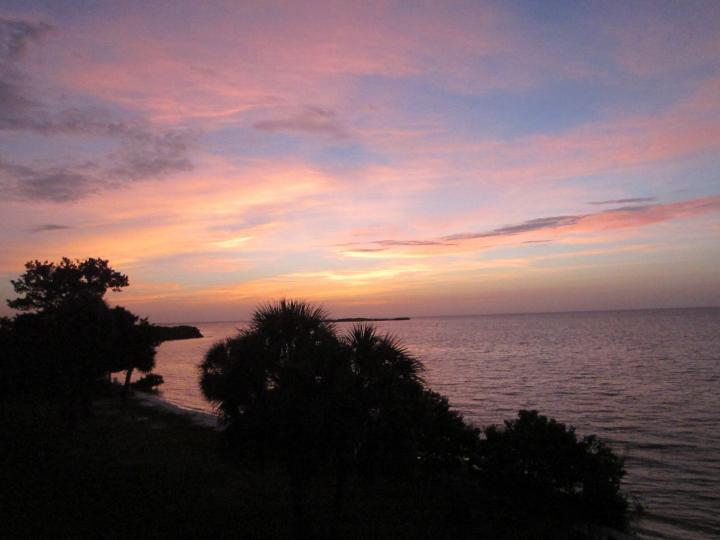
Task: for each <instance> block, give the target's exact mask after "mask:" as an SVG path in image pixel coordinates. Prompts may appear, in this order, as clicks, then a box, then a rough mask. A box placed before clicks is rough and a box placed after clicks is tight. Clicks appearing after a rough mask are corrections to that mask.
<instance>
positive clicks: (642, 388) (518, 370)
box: [156, 309, 720, 539]
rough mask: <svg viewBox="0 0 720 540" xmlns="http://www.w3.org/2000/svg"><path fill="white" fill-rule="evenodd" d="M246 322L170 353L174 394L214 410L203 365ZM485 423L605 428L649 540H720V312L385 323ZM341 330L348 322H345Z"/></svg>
mask: <svg viewBox="0 0 720 540" xmlns="http://www.w3.org/2000/svg"><path fill="white" fill-rule="evenodd" d="M243 325H244V323H242V322H238V323H200V324H197V326H198V327H199V328H200V330H201V331H202V333H203V335H205V336H206V337H205V338H203V339H198V340H188V341H174V342H168V343H164V344H163V345H161V346H160V348H159V350H158V356H157V368H156V371H157V372H158V373H161V374H162V375H163V376H164V377H165V381H166V383H165V385H164V386H163V387H162V388H163V391H162V396H163V398H164V399H166V400H168V401H170V402H172V403H175V404H176V405H179V406H181V407H184V408H187V409H195V410H202V411H209V410H210V407H209V406H208V405H207V404H206V403H205V402H204V401H203V399H202V397H201V395H200V392H199V390H198V386H197V379H198V371H197V364H198V362H200V360H201V359H202V357H203V354H204V352H205V351H206V350H207V348H208V347H209V346H210V345H211V344H212V343H213V342H214V341H216V340H218V339H222V338H224V337H227V336H230V335H234V334H235V333H236V329H237V328H239V327H242V326H243ZM377 325H378V327H380V329H381V330H383V331H387V332H391V333H393V334H395V335H397V336H398V337H400V338H401V339H402V340H403V341H404V343H405V344H406V345H407V347H408V348H409V349H410V351H412V352H413V353H414V354H416V355H417V356H418V357H420V358H421V359H422V360H423V361H424V363H425V367H426V374H425V378H426V379H427V381H428V382H429V384H430V386H431V387H432V388H433V389H435V390H437V391H439V392H441V393H443V394H445V395H447V396H449V398H450V402H451V403H452V404H453V406H454V407H455V408H457V409H458V410H460V411H462V412H463V413H464V414H465V417H466V418H467V419H468V420H470V421H472V422H474V423H475V424H476V425H479V426H484V425H488V424H493V423H501V422H502V421H503V420H504V419H506V418H511V417H513V416H515V415H516V414H517V411H518V410H519V409H521V408H534V409H538V410H539V411H540V412H541V413H542V414H546V415H549V416H552V417H554V418H556V419H558V420H559V421H562V422H565V423H568V424H572V425H575V426H576V427H577V430H578V433H579V434H581V435H586V434H591V433H595V434H597V435H599V436H600V437H602V438H604V439H605V440H607V441H608V442H610V443H611V444H612V445H613V446H614V448H615V449H616V450H618V451H619V452H620V453H622V454H624V455H625V456H626V458H627V460H626V467H627V470H628V475H627V477H626V479H625V488H626V489H627V490H628V491H630V492H631V493H632V494H633V495H635V496H636V497H638V499H639V500H640V501H641V502H642V503H643V504H644V505H645V507H646V509H647V514H646V517H645V518H644V519H643V520H642V522H641V523H640V533H641V535H642V536H645V537H649V538H658V537H659V538H688V539H690V538H720V510H719V509H720V309H693V310H652V311H624V312H594V313H568V314H533V315H500V316H477V317H444V318H422V319H413V320H411V321H397V322H381V323H377ZM338 326H339V327H340V329H341V330H342V329H344V328H347V327H349V326H350V325H347V324H340V325H338Z"/></svg>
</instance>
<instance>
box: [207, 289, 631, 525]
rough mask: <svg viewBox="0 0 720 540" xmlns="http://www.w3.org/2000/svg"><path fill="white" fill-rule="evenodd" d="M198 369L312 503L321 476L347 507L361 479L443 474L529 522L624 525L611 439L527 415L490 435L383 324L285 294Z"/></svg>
mask: <svg viewBox="0 0 720 540" xmlns="http://www.w3.org/2000/svg"><path fill="white" fill-rule="evenodd" d="M200 371H201V378H200V384H201V389H202V391H203V393H204V395H205V397H206V398H207V399H208V400H209V401H210V402H212V403H214V404H215V406H216V407H217V410H218V412H219V413H220V415H221V418H222V419H223V421H224V422H225V423H226V425H227V430H226V435H227V437H228V441H229V442H230V446H231V448H233V449H234V451H235V452H239V453H240V455H243V456H245V458H246V459H254V458H261V459H265V460H267V459H278V460H279V461H280V462H281V463H282V464H283V465H284V467H285V469H286V470H287V471H288V472H289V474H290V478H291V482H292V485H293V489H294V496H295V500H296V503H297V505H299V506H300V507H302V505H303V500H304V499H303V493H304V491H305V490H306V489H307V485H308V482H309V480H310V478H312V477H313V476H317V475H328V474H330V475H334V476H335V478H336V494H335V496H336V502H337V501H342V499H343V497H344V486H345V484H346V483H347V481H348V478H349V476H350V475H355V477H356V478H357V479H359V481H360V483H361V484H363V485H365V486H370V485H376V482H377V481H378V479H381V478H382V479H393V481H407V480H410V479H413V478H415V479H417V478H424V479H425V482H429V481H431V480H433V479H438V480H439V479H441V478H443V479H444V480H443V481H444V482H446V481H448V480H449V479H453V480H452V482H454V483H457V484H458V485H459V486H462V487H461V488H460V492H463V493H465V494H466V495H467V497H468V498H469V500H470V501H475V502H476V503H477V504H480V503H481V502H483V501H484V502H483V504H491V505H495V507H497V508H504V510H503V511H504V512H505V513H506V515H511V514H513V513H517V514H518V515H521V516H525V517H527V519H528V523H533V524H538V523H543V522H545V521H547V522H548V523H555V524H558V523H564V525H567V526H569V527H572V526H573V524H574V523H577V522H578V521H581V520H582V521H584V522H586V523H587V522H594V523H598V524H604V525H611V526H623V525H624V522H625V515H626V505H625V501H624V499H623V497H622V496H621V495H620V492H619V487H620V480H621V478H622V475H623V473H624V471H623V467H622V461H621V460H620V459H619V458H617V456H615V454H613V453H612V451H611V450H610V449H609V448H608V447H607V446H605V445H604V444H603V443H601V442H599V441H598V440H597V439H595V438H593V437H588V438H585V439H582V440H578V439H577V437H576V436H575V433H574V430H573V429H572V428H566V426H564V425H563V424H560V423H557V422H555V421H554V420H549V419H547V418H545V417H542V416H539V415H538V414H537V413H536V412H527V411H523V412H521V414H520V417H519V419H518V420H514V421H508V422H507V423H506V425H505V427H504V428H503V429H499V428H495V427H491V428H488V429H486V430H485V432H484V437H481V433H480V430H478V429H476V428H474V427H473V426H471V425H469V424H467V423H466V422H465V421H464V420H463V418H462V416H461V415H460V414H458V413H457V412H456V411H453V410H452V409H451V408H450V406H449V403H448V401H447V399H446V398H445V397H443V396H441V395H440V394H437V393H435V392H432V391H431V390H430V389H429V388H427V386H426V384H425V383H424V381H423V379H422V376H421V374H422V364H421V363H420V362H419V361H418V360H417V359H416V358H414V357H413V356H412V355H411V354H410V353H409V352H408V351H407V350H406V349H405V348H404V347H403V346H402V345H401V344H400V343H399V342H398V341H397V340H396V339H394V338H393V337H392V336H387V335H384V336H383V335H379V334H378V333H377V331H376V330H375V328H374V327H373V326H371V325H368V324H358V325H356V326H355V327H354V328H352V330H351V331H350V332H349V333H348V334H347V335H346V336H342V337H338V336H337V335H336V332H335V329H334V327H333V326H332V324H329V323H328V322H327V317H326V315H325V313H324V312H323V311H322V310H320V309H318V308H314V307H312V306H310V305H307V304H304V303H301V302H290V301H282V302H280V303H278V304H276V305H270V306H265V307H262V308H260V309H259V310H258V311H257V312H256V313H255V315H254V317H253V320H252V323H251V325H250V327H249V328H248V329H247V330H246V331H243V332H240V334H239V335H238V336H237V337H235V338H232V339H228V340H226V341H224V342H220V343H216V344H215V345H214V346H213V347H212V348H211V349H210V350H209V351H208V353H207V355H206V357H205V360H204V361H203V362H202V364H201V366H200ZM468 504H470V506H468ZM472 504H475V503H472ZM472 504H471V503H467V504H462V505H461V504H459V503H458V505H456V508H457V510H458V512H461V513H462V514H463V515H462V516H460V515H459V516H458V518H457V519H458V520H461V521H458V523H461V522H464V523H466V525H467V526H468V527H470V526H471V525H470V522H471V521H472V519H473V518H471V517H469V516H472V515H474V513H475V511H474V510H473V509H472V508H471V506H472ZM498 505H499V506H498ZM462 508H464V510H462V511H461V509H462ZM299 515H302V514H301V513H300V514H299ZM463 516H464V517H463ZM462 520H465V521H462ZM467 520H470V521H467ZM461 528H462V527H461ZM551 528H552V527H551Z"/></svg>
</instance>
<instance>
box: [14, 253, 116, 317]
mask: <svg viewBox="0 0 720 540" xmlns="http://www.w3.org/2000/svg"><path fill="white" fill-rule="evenodd" d="M11 283H12V285H13V287H14V289H15V292H16V293H17V294H19V295H20V296H19V297H18V298H16V299H14V300H8V305H9V306H10V307H11V308H13V309H17V310H19V311H33V310H44V309H51V308H55V307H57V306H59V305H60V303H61V302H63V301H64V300H67V299H70V298H78V297H80V296H91V297H95V298H102V297H103V295H104V294H105V292H106V291H107V290H108V289H112V290H113V291H119V290H121V289H122V288H123V287H127V286H128V283H129V282H128V278H127V276H126V275H124V274H121V273H120V272H117V271H115V270H113V269H112V268H111V267H110V265H109V263H108V261H107V260H104V259H93V258H89V259H85V260H84V261H80V260H78V259H76V260H71V259H68V258H67V257H63V258H62V259H61V261H60V262H59V263H58V264H55V263H52V262H48V261H44V262H40V261H37V260H35V261H28V262H27V263H25V272H24V273H23V274H22V275H21V276H20V277H19V278H18V279H17V280H11Z"/></svg>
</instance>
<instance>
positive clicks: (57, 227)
mask: <svg viewBox="0 0 720 540" xmlns="http://www.w3.org/2000/svg"><path fill="white" fill-rule="evenodd" d="M65 229H72V227H70V226H69V225H58V224H57V223H46V224H45V225H38V226H37V227H35V228H33V229H32V231H33V232H47V231H62V230H65Z"/></svg>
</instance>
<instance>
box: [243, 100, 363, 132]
mask: <svg viewBox="0 0 720 540" xmlns="http://www.w3.org/2000/svg"><path fill="white" fill-rule="evenodd" d="M253 127H254V128H255V129H258V130H261V131H269V132H272V133H274V132H290V133H309V134H311V135H321V136H324V137H328V138H330V139H336V140H344V139H348V138H349V137H350V133H349V131H348V129H347V128H346V127H345V126H344V125H343V123H342V122H341V121H340V118H339V117H338V115H337V113H335V112H334V111H330V110H327V109H323V108H321V107H303V108H302V109H300V110H299V111H296V112H294V113H292V114H290V115H287V116H284V117H283V116H279V117H277V118H274V119H271V120H261V121H258V122H255V123H254V124H253Z"/></svg>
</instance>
